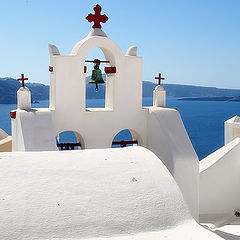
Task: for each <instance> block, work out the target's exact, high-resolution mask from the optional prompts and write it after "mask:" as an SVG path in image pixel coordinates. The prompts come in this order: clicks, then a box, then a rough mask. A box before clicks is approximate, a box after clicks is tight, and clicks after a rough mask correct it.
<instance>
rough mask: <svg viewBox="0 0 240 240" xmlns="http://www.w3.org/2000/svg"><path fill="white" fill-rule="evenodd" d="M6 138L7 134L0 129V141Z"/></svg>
mask: <svg viewBox="0 0 240 240" xmlns="http://www.w3.org/2000/svg"><path fill="white" fill-rule="evenodd" d="M6 137H8V134H7V133H6V132H5V131H4V130H3V129H2V128H0V140H3V139H4V138H6Z"/></svg>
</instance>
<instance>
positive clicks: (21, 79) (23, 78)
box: [17, 74, 28, 87]
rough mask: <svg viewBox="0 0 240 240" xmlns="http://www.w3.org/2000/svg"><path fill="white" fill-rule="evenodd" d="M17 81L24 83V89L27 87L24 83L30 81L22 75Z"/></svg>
mask: <svg viewBox="0 0 240 240" xmlns="http://www.w3.org/2000/svg"><path fill="white" fill-rule="evenodd" d="M17 80H18V81H22V87H25V86H24V81H26V80H28V78H25V77H24V74H21V78H18V79H17Z"/></svg>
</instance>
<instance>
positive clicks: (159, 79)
mask: <svg viewBox="0 0 240 240" xmlns="http://www.w3.org/2000/svg"><path fill="white" fill-rule="evenodd" d="M155 79H158V85H161V80H164V79H165V78H162V76H161V73H159V74H158V77H155Z"/></svg>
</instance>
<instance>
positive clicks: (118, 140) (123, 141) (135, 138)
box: [112, 129, 142, 148]
mask: <svg viewBox="0 0 240 240" xmlns="http://www.w3.org/2000/svg"><path fill="white" fill-rule="evenodd" d="M136 145H142V139H141V137H140V135H139V134H137V132H136V131H134V130H132V129H124V130H121V131H120V132H118V133H117V134H116V135H115V136H114V138H113V141H112V148H118V147H129V146H136Z"/></svg>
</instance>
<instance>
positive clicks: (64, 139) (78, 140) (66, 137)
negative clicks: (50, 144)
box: [56, 131, 85, 151]
mask: <svg viewBox="0 0 240 240" xmlns="http://www.w3.org/2000/svg"><path fill="white" fill-rule="evenodd" d="M56 143H57V147H58V149H59V151H63V150H78V149H84V147H85V146H84V141H83V139H82V137H81V135H80V134H79V133H78V132H75V131H64V132H61V133H59V134H58V135H57V136H56Z"/></svg>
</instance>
